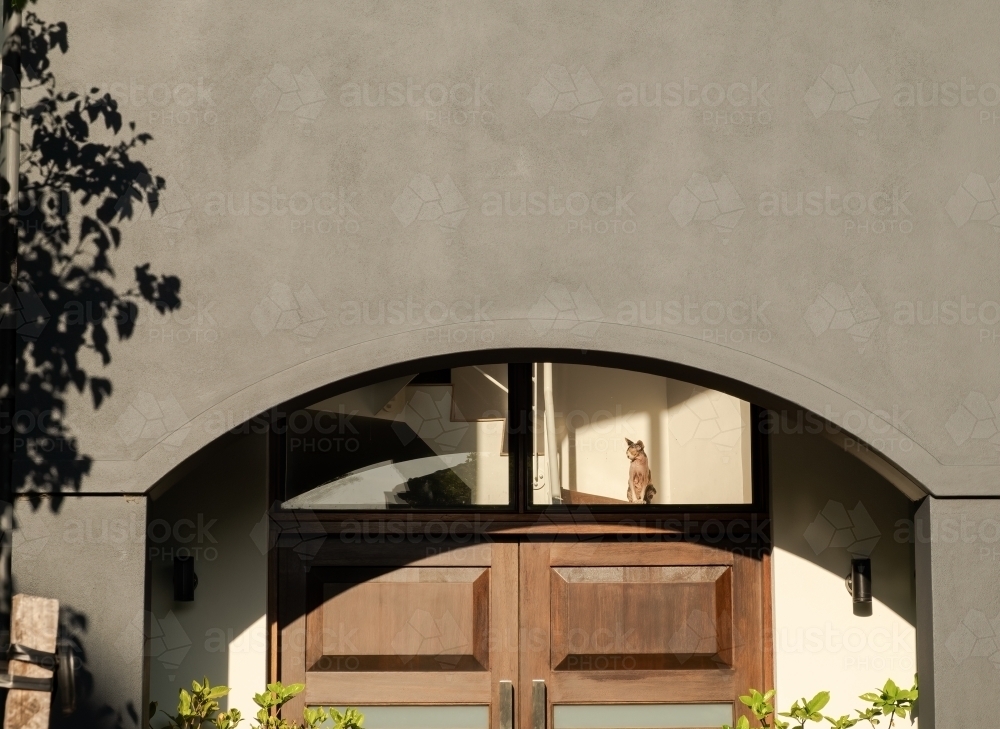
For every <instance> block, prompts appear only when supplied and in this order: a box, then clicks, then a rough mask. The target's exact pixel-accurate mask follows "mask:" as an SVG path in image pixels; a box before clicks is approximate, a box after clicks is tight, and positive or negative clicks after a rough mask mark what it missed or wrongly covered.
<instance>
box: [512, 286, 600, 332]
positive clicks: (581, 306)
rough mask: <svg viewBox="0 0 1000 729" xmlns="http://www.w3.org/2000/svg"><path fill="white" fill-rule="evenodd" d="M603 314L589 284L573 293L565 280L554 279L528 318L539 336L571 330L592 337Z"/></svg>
mask: <svg viewBox="0 0 1000 729" xmlns="http://www.w3.org/2000/svg"><path fill="white" fill-rule="evenodd" d="M603 318H604V312H603V311H602V310H601V307H600V306H599V305H598V304H597V301H596V300H595V299H594V296H593V294H591V293H590V289H588V288H587V285H586V284H581V285H580V288H578V289H577V290H576V291H575V292H572V293H571V292H570V290H569V289H568V288H566V287H565V286H564V285H563V284H560V283H552V284H550V285H549V288H548V289H547V290H546V291H545V293H544V294H542V296H541V297H539V299H538V302H537V303H536V304H535V305H534V306H533V307H531V310H530V311H529V312H528V321H530V322H531V326H532V328H533V329H534V330H535V332H536V333H537V334H538V335H539V336H541V335H544V334H548V333H549V332H551V331H568V332H569V333H571V334H572V335H574V336H575V337H578V338H580V339H593V338H594V337H595V336H597V329H598V327H600V325H601V320H602V319H603Z"/></svg>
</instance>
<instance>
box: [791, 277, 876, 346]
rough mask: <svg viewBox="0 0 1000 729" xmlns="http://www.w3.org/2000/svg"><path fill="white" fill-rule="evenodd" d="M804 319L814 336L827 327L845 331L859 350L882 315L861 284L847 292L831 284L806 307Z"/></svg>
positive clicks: (838, 285)
mask: <svg viewBox="0 0 1000 729" xmlns="http://www.w3.org/2000/svg"><path fill="white" fill-rule="evenodd" d="M804 318H805V321H806V324H808V325H809V328H810V329H811V330H812V333H813V334H814V335H815V336H817V337H818V336H820V335H822V334H823V333H825V332H826V331H827V330H843V331H846V332H847V333H848V334H849V335H850V337H851V339H852V340H854V342H855V344H857V346H858V352H859V353H860V352H863V351H864V350H865V347H866V346H867V345H868V340H869V339H871V336H872V334H873V333H874V332H875V330H876V329H877V328H878V325H879V322H880V321H881V320H882V315H881V314H880V313H879V310H878V309H877V308H876V307H875V302H873V301H872V298H871V297H870V296H869V295H868V292H867V291H865V289H864V287H863V286H862V285H861V284H858V285H857V286H856V287H855V288H854V290H853V291H851V292H850V293H848V292H847V290H846V289H845V288H844V287H843V286H841V285H840V284H838V283H830V284H828V285H827V287H826V288H825V289H823V292H822V293H821V294H819V295H818V296H817V297H816V299H815V301H813V303H812V304H810V305H809V307H808V308H807V309H806V312H805V315H804Z"/></svg>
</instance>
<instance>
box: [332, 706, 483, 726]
mask: <svg viewBox="0 0 1000 729" xmlns="http://www.w3.org/2000/svg"><path fill="white" fill-rule="evenodd" d="M356 708H357V709H358V711H360V712H361V713H362V714H364V715H365V722H364V726H365V729H488V728H489V725H490V707H488V706H358V707H356ZM338 709H339V710H340V711H343V710H344V708H343V707H338ZM324 726H327V727H329V726H332V724H331V723H330V722H329V721H328V722H327V723H326V724H325V725H324Z"/></svg>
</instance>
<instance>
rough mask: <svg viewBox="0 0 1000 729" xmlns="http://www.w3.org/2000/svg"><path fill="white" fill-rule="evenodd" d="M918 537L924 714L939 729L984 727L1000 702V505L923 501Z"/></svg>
mask: <svg viewBox="0 0 1000 729" xmlns="http://www.w3.org/2000/svg"><path fill="white" fill-rule="evenodd" d="M915 536H916V541H917V544H916V546H917V594H918V601H917V610H918V615H919V617H918V621H919V623H920V624H921V628H920V629H918V634H917V641H918V645H920V644H921V643H922V644H923V645H922V647H921V648H920V649H919V653H918V665H919V669H920V675H921V679H922V680H921V687H920V688H921V702H922V704H923V706H922V709H921V710H922V711H925V713H927V714H928V715H932V716H933V717H934V721H933V723H932V724H931V726H932V727H933V728H936V729H953V728H954V729H957V728H958V727H972V726H975V727H980V726H989V721H988V720H987V717H989V716H990V712H991V711H993V709H994V707H995V705H996V697H997V696H1000V502H998V501H995V500H989V501H983V500H970V499H955V500H951V499H948V500H938V499H933V498H931V499H928V500H927V502H925V504H923V505H922V506H921V508H920V510H919V511H918V513H917V529H916V535H915ZM920 613H923V614H920ZM932 622H933V637H932V636H931V635H930V631H929V630H928V629H927V628H928V627H929V625H930V624H931V623H932ZM925 676H927V677H930V678H931V679H932V680H931V681H927V682H925V681H924V680H923V678H924V677H925ZM921 726H923V727H925V729H926V723H925V722H924V721H923V719H921Z"/></svg>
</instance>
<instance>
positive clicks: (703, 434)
mask: <svg viewBox="0 0 1000 729" xmlns="http://www.w3.org/2000/svg"><path fill="white" fill-rule="evenodd" d="M532 378H533V383H532V389H533V411H534V436H533V437H534V443H533V459H532V463H533V469H534V473H533V480H532V487H533V498H532V503H533V504H535V505H542V504H595V505H602V506H615V505H621V506H627V505H629V504H633V505H636V506H642V505H646V504H652V505H656V504H692V505H697V504H748V503H751V501H752V500H753V494H752V486H751V466H750V431H751V426H750V403H748V402H746V401H744V400H740V399H739V398H736V397H733V396H731V395H727V394H725V393H723V392H719V391H717V390H710V389H707V388H704V387H699V386H697V385H692V384H690V383H687V382H681V381H679V380H672V379H669V378H667V377H660V376H658V375H651V374H647V373H644V372H632V371H629V370H619V369H612V368H608V367H593V366H590V365H573V364H558V363H548V362H540V363H537V364H535V365H534V367H533V373H532Z"/></svg>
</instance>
